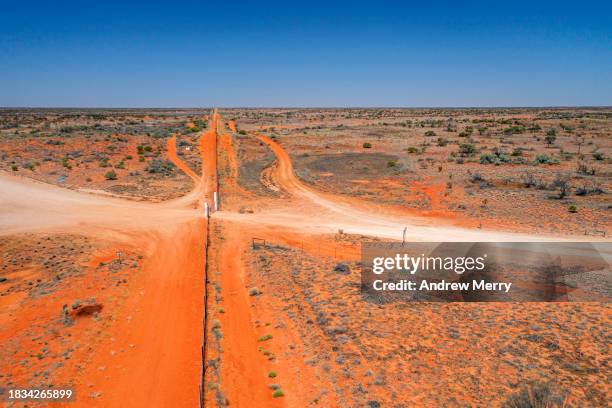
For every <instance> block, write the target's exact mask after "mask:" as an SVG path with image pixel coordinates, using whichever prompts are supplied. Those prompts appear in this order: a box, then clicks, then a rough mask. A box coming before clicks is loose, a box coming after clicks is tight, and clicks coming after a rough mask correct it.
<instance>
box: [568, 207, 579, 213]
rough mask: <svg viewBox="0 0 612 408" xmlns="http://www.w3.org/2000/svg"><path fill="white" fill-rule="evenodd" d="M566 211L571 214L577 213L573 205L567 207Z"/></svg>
mask: <svg viewBox="0 0 612 408" xmlns="http://www.w3.org/2000/svg"><path fill="white" fill-rule="evenodd" d="M567 210H568V211H569V212H571V213H577V212H578V209H577V208H576V206H575V205H570V206H569V207H567Z"/></svg>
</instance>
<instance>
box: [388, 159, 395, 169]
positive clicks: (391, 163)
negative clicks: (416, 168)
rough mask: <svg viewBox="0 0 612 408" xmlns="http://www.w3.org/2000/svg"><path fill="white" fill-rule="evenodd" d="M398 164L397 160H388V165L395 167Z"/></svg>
mask: <svg viewBox="0 0 612 408" xmlns="http://www.w3.org/2000/svg"><path fill="white" fill-rule="evenodd" d="M395 166H397V162H396V161H395V160H389V161H388V162H387V167H395Z"/></svg>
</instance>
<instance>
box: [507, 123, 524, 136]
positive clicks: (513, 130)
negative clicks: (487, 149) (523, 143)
mask: <svg viewBox="0 0 612 408" xmlns="http://www.w3.org/2000/svg"><path fill="white" fill-rule="evenodd" d="M524 132H525V126H523V125H514V126H510V127H509V128H506V129H504V134H506V135H514V134H520V133H524Z"/></svg>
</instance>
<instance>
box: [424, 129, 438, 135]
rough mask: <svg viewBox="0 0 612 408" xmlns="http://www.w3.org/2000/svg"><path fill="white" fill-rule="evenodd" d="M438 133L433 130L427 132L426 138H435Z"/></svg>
mask: <svg viewBox="0 0 612 408" xmlns="http://www.w3.org/2000/svg"><path fill="white" fill-rule="evenodd" d="M435 135H436V132H434V131H433V130H428V131H427V132H425V136H435Z"/></svg>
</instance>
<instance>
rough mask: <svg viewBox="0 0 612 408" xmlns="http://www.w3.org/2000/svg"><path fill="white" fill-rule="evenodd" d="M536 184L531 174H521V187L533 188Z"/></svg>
mask: <svg viewBox="0 0 612 408" xmlns="http://www.w3.org/2000/svg"><path fill="white" fill-rule="evenodd" d="M536 184H537V183H536V180H535V176H534V175H533V173H529V172H527V173H524V174H523V186H525V188H530V187H535V186H536Z"/></svg>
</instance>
